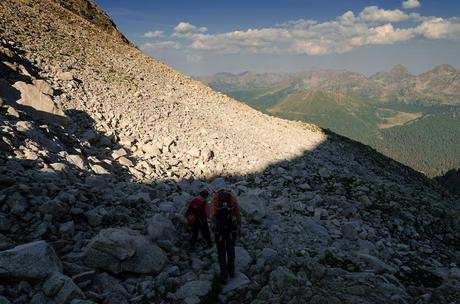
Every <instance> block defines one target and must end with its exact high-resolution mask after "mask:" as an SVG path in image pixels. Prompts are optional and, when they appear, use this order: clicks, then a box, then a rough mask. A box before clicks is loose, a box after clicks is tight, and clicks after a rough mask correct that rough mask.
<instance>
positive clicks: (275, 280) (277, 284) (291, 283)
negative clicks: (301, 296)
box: [269, 266, 299, 293]
mask: <svg viewBox="0 0 460 304" xmlns="http://www.w3.org/2000/svg"><path fill="white" fill-rule="evenodd" d="M269 285H270V287H271V289H272V290H273V291H274V292H275V293H282V292H284V291H285V290H286V289H288V288H289V287H295V286H298V285H299V279H298V278H297V277H296V276H295V275H294V274H293V273H292V272H291V271H290V270H289V269H287V268H286V267H283V266H279V267H278V268H276V269H275V270H273V271H272V272H271V273H270V278H269Z"/></svg>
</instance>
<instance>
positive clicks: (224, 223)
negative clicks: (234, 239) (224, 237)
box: [215, 191, 237, 234]
mask: <svg viewBox="0 0 460 304" xmlns="http://www.w3.org/2000/svg"><path fill="white" fill-rule="evenodd" d="M230 199H231V194H230V193H229V192H227V191H220V192H218V193H217V200H218V201H217V206H216V207H217V208H216V215H215V223H216V232H217V233H221V234H228V233H231V232H233V231H235V230H236V227H237V225H236V218H234V216H233V215H234V209H235V206H234V205H233V204H232V203H231V202H230Z"/></svg>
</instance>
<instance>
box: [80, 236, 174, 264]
mask: <svg viewBox="0 0 460 304" xmlns="http://www.w3.org/2000/svg"><path fill="white" fill-rule="evenodd" d="M84 260H85V262H86V264H87V265H88V266H90V267H94V268H100V269H104V270H108V271H110V272H113V273H122V272H133V273H159V272H160V271H161V270H162V269H163V267H164V266H165V264H166V261H167V258H166V255H165V253H164V252H163V250H161V249H160V248H159V247H158V246H157V245H154V244H153V243H152V242H151V241H150V240H149V239H147V238H146V237H145V236H143V235H141V234H140V233H139V232H137V231H134V230H131V229H127V228H109V229H104V230H101V231H100V232H99V233H98V234H97V235H96V236H95V237H94V238H93V239H92V240H91V242H90V243H89V244H88V246H87V248H86V250H85V252H84Z"/></svg>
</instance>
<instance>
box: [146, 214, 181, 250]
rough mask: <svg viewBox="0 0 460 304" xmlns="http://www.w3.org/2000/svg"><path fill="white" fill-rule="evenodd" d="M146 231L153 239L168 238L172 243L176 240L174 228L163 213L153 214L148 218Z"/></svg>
mask: <svg viewBox="0 0 460 304" xmlns="http://www.w3.org/2000/svg"><path fill="white" fill-rule="evenodd" d="M147 232H148V235H149V236H150V238H151V239H152V240H153V241H157V240H168V241H171V242H173V243H174V242H175V241H176V240H177V231H176V228H175V227H174V225H173V223H172V222H171V220H170V219H168V218H167V217H166V216H164V215H163V214H155V215H154V216H153V217H152V218H151V219H150V220H148V226H147Z"/></svg>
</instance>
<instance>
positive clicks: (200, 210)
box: [185, 197, 206, 225]
mask: <svg viewBox="0 0 460 304" xmlns="http://www.w3.org/2000/svg"><path fill="white" fill-rule="evenodd" d="M205 204H206V201H205V200H204V199H203V198H201V197H196V198H194V199H193V200H192V201H191V202H190V204H189V206H188V209H187V213H186V214H185V218H186V219H187V223H188V224H189V225H193V224H195V223H196V221H197V220H198V219H199V217H200V215H203V214H205V209H204V208H205Z"/></svg>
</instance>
